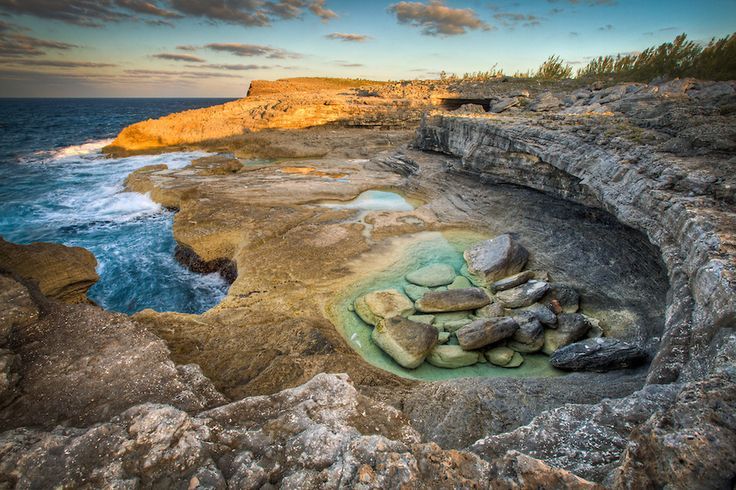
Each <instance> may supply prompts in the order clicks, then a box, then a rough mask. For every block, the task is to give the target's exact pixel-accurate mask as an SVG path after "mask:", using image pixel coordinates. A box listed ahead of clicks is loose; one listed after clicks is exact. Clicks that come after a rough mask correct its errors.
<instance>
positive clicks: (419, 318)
mask: <svg viewBox="0 0 736 490" xmlns="http://www.w3.org/2000/svg"><path fill="white" fill-rule="evenodd" d="M407 318H408V319H409V320H411V321H413V322H417V323H425V324H427V325H432V324H433V323H434V315H409V316H408V317H407Z"/></svg>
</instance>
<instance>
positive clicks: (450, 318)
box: [434, 311, 473, 328]
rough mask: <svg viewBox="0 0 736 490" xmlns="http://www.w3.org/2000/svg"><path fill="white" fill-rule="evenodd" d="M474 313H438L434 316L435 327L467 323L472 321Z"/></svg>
mask: <svg viewBox="0 0 736 490" xmlns="http://www.w3.org/2000/svg"><path fill="white" fill-rule="evenodd" d="M472 315H473V312H472V311H450V312H447V313H436V314H435V315H434V325H435V326H439V327H443V328H444V327H445V326H446V325H447V324H448V323H451V322H459V321H463V322H467V321H468V320H471V319H472Z"/></svg>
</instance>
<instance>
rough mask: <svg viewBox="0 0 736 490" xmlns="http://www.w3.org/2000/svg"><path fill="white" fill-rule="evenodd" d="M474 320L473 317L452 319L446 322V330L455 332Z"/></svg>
mask: <svg viewBox="0 0 736 490" xmlns="http://www.w3.org/2000/svg"><path fill="white" fill-rule="evenodd" d="M472 321H473V320H472V319H471V318H464V319H462V320H450V321H448V322H445V323H444V324H443V327H444V329H445V330H447V331H448V332H450V333H455V332H457V331H458V330H460V329H461V328H463V327H464V326H465V325H468V324H469V323H471V322H472Z"/></svg>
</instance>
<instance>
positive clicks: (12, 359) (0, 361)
mask: <svg viewBox="0 0 736 490" xmlns="http://www.w3.org/2000/svg"><path fill="white" fill-rule="evenodd" d="M19 363H20V359H19V358H18V356H16V355H15V354H13V352H12V351H10V350H8V349H0V409H1V408H3V407H5V406H6V405H8V404H10V403H11V402H12V401H13V400H14V399H15V398H16V396H17V395H18V392H17V389H16V388H17V386H18V381H19V380H20V375H19V374H18V370H19V366H18V364H19Z"/></svg>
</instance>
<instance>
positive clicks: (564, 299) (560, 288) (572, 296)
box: [542, 284, 580, 313]
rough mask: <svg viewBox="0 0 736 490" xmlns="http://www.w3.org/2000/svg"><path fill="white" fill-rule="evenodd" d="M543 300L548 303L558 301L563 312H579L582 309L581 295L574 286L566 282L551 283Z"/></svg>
mask: <svg viewBox="0 0 736 490" xmlns="http://www.w3.org/2000/svg"><path fill="white" fill-rule="evenodd" d="M542 301H543V302H544V303H546V304H552V303H553V301H556V304H559V306H560V308H561V313H577V311H578V310H579V309H580V295H579V294H578V292H577V291H576V290H575V289H574V288H571V287H570V286H565V285H564V284H550V288H549V291H548V292H547V294H546V295H545V296H544V298H543V299H542Z"/></svg>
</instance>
